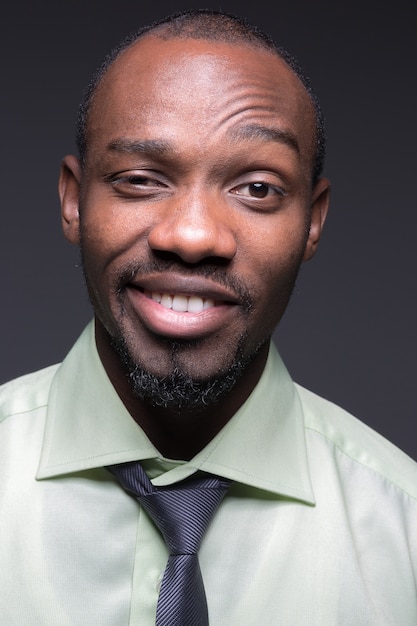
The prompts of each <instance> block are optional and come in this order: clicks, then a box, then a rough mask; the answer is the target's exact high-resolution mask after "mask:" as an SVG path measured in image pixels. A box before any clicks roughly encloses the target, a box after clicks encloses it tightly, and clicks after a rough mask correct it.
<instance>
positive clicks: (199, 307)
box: [188, 296, 204, 313]
mask: <svg viewBox="0 0 417 626" xmlns="http://www.w3.org/2000/svg"><path fill="white" fill-rule="evenodd" d="M203 310H204V300H203V298H199V297H198V296H191V297H190V298H188V311H189V312H190V313H200V312H201V311H203Z"/></svg>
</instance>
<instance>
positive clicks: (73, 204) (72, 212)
mask: <svg viewBox="0 0 417 626" xmlns="http://www.w3.org/2000/svg"><path fill="white" fill-rule="evenodd" d="M80 185H81V165H80V162H79V160H78V159H77V157H75V156H73V155H69V156H66V157H65V158H64V159H63V161H62V163H61V171H60V175H59V183H58V192H59V197H60V199H61V220H62V230H63V231H64V235H65V237H66V239H68V241H69V242H70V243H73V244H77V245H78V243H79V241H80V211H79V207H80Z"/></svg>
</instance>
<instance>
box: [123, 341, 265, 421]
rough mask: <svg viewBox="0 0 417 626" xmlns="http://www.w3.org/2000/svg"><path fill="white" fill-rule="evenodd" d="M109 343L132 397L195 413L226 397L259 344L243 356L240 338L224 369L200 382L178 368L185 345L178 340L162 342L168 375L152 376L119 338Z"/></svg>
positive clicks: (258, 347) (152, 404)
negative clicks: (167, 353) (169, 364)
mask: <svg viewBox="0 0 417 626" xmlns="http://www.w3.org/2000/svg"><path fill="white" fill-rule="evenodd" d="M111 343H112V346H113V349H114V350H115V351H116V353H117V354H118V356H119V358H120V360H121V362H122V363H123V365H124V367H125V369H126V371H127V375H128V377H129V382H130V386H131V389H132V391H133V392H134V394H135V396H136V397H138V398H140V399H141V400H143V401H144V402H146V403H147V404H149V405H151V406H152V407H159V408H164V409H174V410H176V411H178V412H182V411H186V412H195V413H198V412H199V411H201V410H203V409H206V408H207V407H210V406H214V405H216V404H217V403H218V402H219V401H220V400H221V399H222V398H223V397H224V396H225V395H227V394H228V393H229V392H230V391H231V390H232V389H233V387H234V386H235V385H236V383H237V382H238V380H239V379H240V378H241V376H242V374H243V373H244V372H245V370H246V368H247V367H248V365H249V363H250V362H251V361H252V360H253V359H254V358H255V356H256V354H257V353H258V352H259V350H260V348H261V347H262V345H263V344H259V346H257V347H256V348H255V350H253V352H252V353H251V355H249V356H245V355H244V354H243V350H242V346H243V344H244V343H245V338H244V337H241V339H240V341H239V344H238V347H237V350H236V353H235V356H234V359H233V361H232V363H231V365H230V366H229V367H228V368H227V370H226V371H224V372H221V371H219V372H217V373H216V374H215V375H213V376H211V377H210V378H206V379H202V380H200V379H196V378H194V377H193V376H192V375H190V374H188V373H187V372H185V371H184V370H183V369H182V368H181V367H180V366H179V365H178V363H177V359H176V356H177V355H178V353H179V352H180V351H181V349H182V348H183V347H184V345H185V344H182V343H181V342H179V341H168V340H167V341H166V343H167V344H168V345H169V349H170V354H171V361H172V369H171V372H170V374H169V375H168V376H158V375H156V374H153V373H152V372H149V371H148V370H146V369H145V368H143V367H142V366H141V365H140V364H139V363H137V362H135V360H134V359H133V358H132V356H131V355H130V353H129V350H128V348H127V346H126V342H125V341H124V339H123V338H122V337H120V338H117V339H116V338H112V341H111ZM187 345H189V344H187Z"/></svg>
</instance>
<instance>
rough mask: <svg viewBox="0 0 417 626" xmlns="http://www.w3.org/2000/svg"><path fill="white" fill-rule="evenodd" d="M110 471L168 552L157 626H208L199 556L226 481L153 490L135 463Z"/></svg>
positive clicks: (201, 480)
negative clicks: (162, 540) (155, 528)
mask: <svg viewBox="0 0 417 626" xmlns="http://www.w3.org/2000/svg"><path fill="white" fill-rule="evenodd" d="M108 469H109V471H110V472H111V473H112V474H114V476H116V478H117V479H118V481H119V482H120V484H121V485H122V487H123V488H124V489H125V490H126V491H128V492H130V493H131V494H132V495H134V496H135V497H136V499H137V500H138V501H139V502H140V504H141V505H142V506H143V508H144V509H145V510H146V512H147V513H148V515H149V516H150V517H151V519H152V520H153V521H154V523H155V525H156V526H157V527H158V528H159V530H160V532H161V534H162V536H163V538H164V540H165V543H166V545H167V548H168V550H169V554H170V556H169V559H168V564H167V567H166V570H165V573H164V577H163V580H162V584H161V592H160V595H159V600H158V606H157V615H156V624H157V626H206V625H207V624H208V617H207V603H206V597H205V592H204V585H203V581H202V577H201V572H200V567H199V564H198V558H197V552H198V550H199V547H200V544H201V541H202V539H203V536H204V533H205V531H206V529H207V527H208V525H209V523H210V521H211V519H212V517H213V515H214V513H215V511H216V509H217V507H218V506H219V504H220V502H221V501H222V499H223V497H224V495H225V493H226V491H227V489H228V487H229V486H230V481H229V480H227V479H223V478H219V477H217V476H211V475H206V476H199V477H193V478H191V479H188V480H185V481H182V482H180V483H176V484H174V485H170V486H166V487H154V486H153V485H152V483H151V481H150V480H149V478H148V476H147V475H146V472H145V470H144V469H143V468H142V466H141V465H140V463H138V462H132V463H121V464H119V465H112V466H110V467H109V468H108Z"/></svg>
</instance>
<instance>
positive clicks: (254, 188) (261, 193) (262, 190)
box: [249, 183, 268, 198]
mask: <svg viewBox="0 0 417 626" xmlns="http://www.w3.org/2000/svg"><path fill="white" fill-rule="evenodd" d="M249 190H250V194H251V196H254V197H255V198H265V197H266V196H267V195H268V186H267V185H265V184H264V183H251V184H250V185H249Z"/></svg>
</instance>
